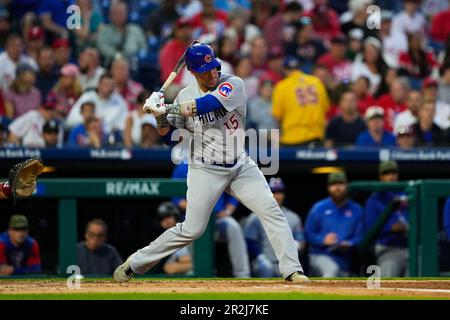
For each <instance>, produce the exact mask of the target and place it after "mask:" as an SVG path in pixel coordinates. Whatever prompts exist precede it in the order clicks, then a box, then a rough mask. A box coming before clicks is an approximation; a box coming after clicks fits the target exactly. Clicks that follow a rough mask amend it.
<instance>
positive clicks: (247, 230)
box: [244, 177, 305, 278]
mask: <svg viewBox="0 0 450 320" xmlns="http://www.w3.org/2000/svg"><path fill="white" fill-rule="evenodd" d="M269 187H270V190H271V191H272V192H273V196H274V198H275V200H276V201H277V202H278V205H280V207H281V211H283V213H284V215H285V216H286V219H287V221H288V223H289V227H290V229H291V232H292V235H293V236H294V240H295V243H296V244H297V250H298V251H301V250H303V249H304V248H305V237H304V234H303V228H302V221H301V219H300V217H299V216H298V214H296V213H295V212H293V211H291V210H289V209H288V208H286V207H285V206H283V202H284V199H285V193H284V190H285V185H284V183H283V180H281V178H278V177H274V178H270V180H269ZM244 235H245V240H246V241H247V245H248V250H249V254H250V256H251V257H252V258H253V263H252V267H253V268H252V269H253V273H254V275H255V276H256V277H261V278H271V277H278V276H279V275H280V271H279V267H278V260H277V257H276V256H275V253H274V252H273V249H272V246H271V245H270V242H269V239H268V238H267V235H266V233H265V232H264V229H263V226H262V224H261V221H260V220H259V219H258V217H257V215H256V214H255V213H254V212H252V213H251V214H250V215H249V216H248V218H247V220H246V221H245V225H244Z"/></svg>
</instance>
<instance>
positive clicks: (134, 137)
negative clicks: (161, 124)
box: [123, 90, 156, 148]
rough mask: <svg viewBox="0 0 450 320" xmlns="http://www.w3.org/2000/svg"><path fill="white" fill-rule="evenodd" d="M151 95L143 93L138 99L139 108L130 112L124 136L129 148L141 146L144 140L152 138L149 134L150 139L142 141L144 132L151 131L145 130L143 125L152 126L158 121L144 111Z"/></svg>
mask: <svg viewBox="0 0 450 320" xmlns="http://www.w3.org/2000/svg"><path fill="white" fill-rule="evenodd" d="M150 94H151V93H150V92H149V91H148V90H144V91H142V92H141V93H140V94H139V96H138V97H137V101H136V102H137V107H136V108H135V109H133V110H131V111H129V112H128V115H127V120H126V124H125V131H124V136H123V140H124V145H125V147H127V148H132V147H136V146H140V145H141V143H142V141H143V140H145V141H147V140H148V138H150V136H151V135H150V134H149V135H148V138H146V139H142V132H143V131H145V132H146V133H147V131H151V128H145V129H143V128H142V127H143V125H144V124H145V123H147V124H151V123H152V122H154V121H156V120H155V117H154V116H153V115H151V114H147V113H145V112H144V110H143V109H142V106H143V105H144V103H145V100H146V99H147V97H148V96H150ZM149 118H150V119H151V120H150V119H149ZM146 144H148V142H146Z"/></svg>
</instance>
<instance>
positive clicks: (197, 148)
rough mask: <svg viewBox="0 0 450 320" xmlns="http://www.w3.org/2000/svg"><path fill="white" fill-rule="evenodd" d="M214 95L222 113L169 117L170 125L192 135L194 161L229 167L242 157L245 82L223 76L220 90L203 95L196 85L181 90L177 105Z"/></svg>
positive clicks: (195, 83)
mask: <svg viewBox="0 0 450 320" xmlns="http://www.w3.org/2000/svg"><path fill="white" fill-rule="evenodd" d="M208 93H210V94H212V95H213V96H214V97H216V98H217V99H218V100H219V101H220V103H221V104H222V106H223V107H222V108H220V109H219V110H215V111H211V112H209V113H206V114H202V115H198V116H196V117H188V118H185V117H184V116H180V115H173V114H169V115H168V117H167V119H168V121H169V123H170V124H171V125H173V126H174V127H177V128H184V129H187V130H189V132H190V133H191V141H190V151H191V157H193V159H195V160H199V161H201V162H206V163H209V162H216V163H230V162H232V161H234V160H235V159H236V158H238V157H240V156H243V154H244V143H243V141H244V140H243V137H244V134H245V132H244V131H245V117H246V108H245V105H246V101H247V97H246V94H245V89H244V83H243V81H242V80H241V79H240V78H238V77H235V76H232V75H228V74H221V75H220V77H219V82H218V85H217V87H216V88H215V89H214V90H213V91H211V92H203V91H202V90H201V89H200V87H199V85H198V84H197V82H194V83H192V84H190V85H189V86H187V87H186V88H184V89H182V90H181V91H180V92H179V94H178V96H177V98H176V99H175V103H177V102H184V101H188V100H192V99H196V98H199V97H203V96H204V95H206V94H208Z"/></svg>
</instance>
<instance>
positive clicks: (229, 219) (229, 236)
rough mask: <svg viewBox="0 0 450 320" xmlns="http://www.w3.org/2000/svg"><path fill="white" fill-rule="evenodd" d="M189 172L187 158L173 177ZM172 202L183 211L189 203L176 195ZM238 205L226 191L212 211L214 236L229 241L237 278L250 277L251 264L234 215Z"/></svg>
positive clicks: (182, 175)
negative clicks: (214, 228)
mask: <svg viewBox="0 0 450 320" xmlns="http://www.w3.org/2000/svg"><path fill="white" fill-rule="evenodd" d="M187 174H188V163H187V160H184V162H182V163H181V164H179V165H177V166H176V167H175V169H174V171H173V172H172V178H186V177H187ZM172 202H173V203H174V204H176V205H177V206H178V207H179V208H180V209H181V210H182V211H184V212H185V211H186V208H187V205H188V202H187V199H186V198H184V197H175V198H172ZM238 205H239V202H238V201H237V200H236V199H234V198H233V197H231V196H230V195H228V194H226V193H225V192H224V193H222V194H221V195H220V197H219V199H218V200H217V202H216V205H215V207H214V208H213V209H212V213H213V214H214V215H215V217H216V219H215V227H216V232H215V234H214V238H215V241H216V242H219V243H224V242H225V243H227V247H228V256H229V257H230V260H231V266H232V269H233V271H232V272H233V276H234V277H236V278H249V277H250V264H249V259H248V252H247V246H246V243H245V239H244V234H243V231H242V228H241V225H240V224H239V222H237V220H236V219H235V218H234V217H233V216H232V215H233V213H234V212H235V211H236V208H237V206H238Z"/></svg>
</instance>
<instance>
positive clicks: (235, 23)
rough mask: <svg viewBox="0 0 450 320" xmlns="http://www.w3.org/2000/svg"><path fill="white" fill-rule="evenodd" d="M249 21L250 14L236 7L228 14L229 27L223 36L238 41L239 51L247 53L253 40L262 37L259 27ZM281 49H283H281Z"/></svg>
mask: <svg viewBox="0 0 450 320" xmlns="http://www.w3.org/2000/svg"><path fill="white" fill-rule="evenodd" d="M249 19H250V12H249V11H248V10H246V9H244V8H242V7H235V8H233V9H232V10H230V12H229V13H228V23H229V26H228V27H227V28H226V29H225V31H224V32H223V34H224V35H225V34H226V35H228V36H231V37H233V38H234V39H236V42H237V50H241V51H242V50H244V51H245V50H246V49H245V48H246V47H248V46H249V45H250V43H251V42H252V40H253V39H254V38H256V37H258V36H260V35H261V32H260V31H259V29H258V27H256V26H255V25H254V24H252V23H250V21H249ZM266 39H267V38H266ZM280 49H283V48H282V47H281V48H280ZM215 52H217V51H215Z"/></svg>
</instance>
